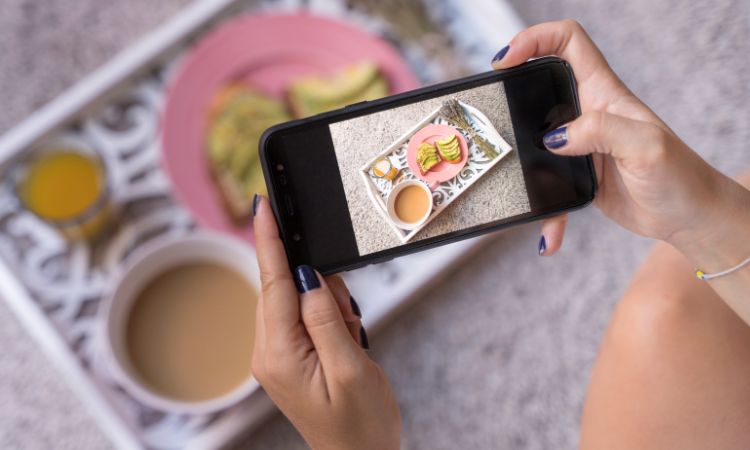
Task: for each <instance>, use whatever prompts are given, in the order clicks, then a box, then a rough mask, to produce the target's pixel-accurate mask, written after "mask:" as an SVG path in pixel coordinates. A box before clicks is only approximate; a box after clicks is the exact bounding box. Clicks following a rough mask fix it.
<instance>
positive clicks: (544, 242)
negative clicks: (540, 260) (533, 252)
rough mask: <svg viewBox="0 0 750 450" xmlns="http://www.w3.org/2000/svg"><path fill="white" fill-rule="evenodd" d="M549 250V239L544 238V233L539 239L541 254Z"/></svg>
mask: <svg viewBox="0 0 750 450" xmlns="http://www.w3.org/2000/svg"><path fill="white" fill-rule="evenodd" d="M546 251H547V239H545V238H544V235H542V238H541V239H539V256H541V255H543V254H544V252H546Z"/></svg>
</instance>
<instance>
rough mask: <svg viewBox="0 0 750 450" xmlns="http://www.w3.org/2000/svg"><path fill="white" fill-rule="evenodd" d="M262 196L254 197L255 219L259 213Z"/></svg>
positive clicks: (256, 195)
mask: <svg viewBox="0 0 750 450" xmlns="http://www.w3.org/2000/svg"><path fill="white" fill-rule="evenodd" d="M260 199H261V197H260V195H258V194H255V197H253V217H255V213H257V212H258V205H259V204H260Z"/></svg>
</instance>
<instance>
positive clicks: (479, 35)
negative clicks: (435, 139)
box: [0, 0, 522, 449]
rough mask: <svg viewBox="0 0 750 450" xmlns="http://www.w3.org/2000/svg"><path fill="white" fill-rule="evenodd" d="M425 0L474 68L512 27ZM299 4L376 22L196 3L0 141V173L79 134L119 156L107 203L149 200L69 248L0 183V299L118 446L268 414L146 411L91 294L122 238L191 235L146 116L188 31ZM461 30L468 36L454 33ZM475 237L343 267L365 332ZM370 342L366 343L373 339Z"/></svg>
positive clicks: (216, 436)
mask: <svg viewBox="0 0 750 450" xmlns="http://www.w3.org/2000/svg"><path fill="white" fill-rule="evenodd" d="M427 3H429V4H430V9H431V10H432V11H433V12H435V13H436V14H437V16H438V17H440V18H441V20H443V22H444V25H445V27H444V29H445V30H446V33H448V34H450V35H451V36H452V38H453V40H454V41H455V42H456V43H457V45H459V46H460V48H462V49H465V55H466V63H467V65H468V66H469V67H471V68H472V69H473V70H475V71H481V70H484V69H485V68H487V67H488V63H487V61H488V60H489V59H490V58H491V57H492V54H493V52H494V51H495V50H497V48H499V47H501V46H502V45H504V43H505V42H507V41H509V40H510V38H511V37H512V36H513V35H514V34H515V33H516V32H518V31H519V30H520V29H521V28H522V23H521V21H520V20H519V19H518V18H517V16H516V15H515V13H514V12H513V10H512V9H511V8H510V7H509V6H508V5H507V4H506V3H504V2H502V1H493V0H477V1H475V2H474V3H473V7H472V8H465V7H463V5H462V2H461V1H460V0H446V1H442V2H439V1H437V0H427ZM269 5H270V6H269ZM303 6H304V7H306V8H308V9H309V10H310V11H311V12H313V13H316V14H322V15H327V16H332V17H346V18H347V19H349V20H353V21H354V22H356V23H358V24H359V25H361V26H363V27H364V28H366V29H368V30H370V31H373V32H378V31H380V30H381V29H382V27H381V26H380V25H379V24H378V23H377V22H376V21H373V20H370V19H369V18H366V17H362V16H361V15H357V13H355V12H352V11H351V10H350V9H348V8H347V7H346V6H345V4H344V2H343V1H338V0H332V1H326V0H312V1H306V2H305V1H302V0H286V1H284V0H282V1H279V0H276V1H272V2H265V1H260V0H258V1H251V0H247V1H234V0H198V1H195V2H194V3H193V4H192V5H191V6H189V7H188V8H185V9H184V10H183V11H182V12H181V13H180V14H179V15H177V16H175V17H174V18H173V19H172V20H170V21H169V22H167V23H165V24H164V25H163V26H161V27H160V28H158V29H156V30H155V31H154V32H153V33H151V34H150V35H148V36H147V37H146V38H145V39H143V40H141V41H140V42H138V43H136V44H135V45H133V46H131V47H129V48H127V49H125V50H124V51H123V52H121V53H120V54H118V55H117V56H116V57H115V58H113V59H112V60H111V61H110V62H108V63H107V64H105V65H104V66H102V67H101V68H100V69H98V70H96V71H95V72H93V73H91V74H90V75H89V76H87V77H86V78H85V79H83V80H81V81H80V82H79V83H78V84H76V85H74V86H73V87H71V88H70V89H69V90H67V91H66V92H64V93H63V94H62V95H60V96H59V97H57V98H56V99H55V100H53V101H52V102H50V103H49V104H47V105H46V106H44V107H43V108H41V109H39V110H38V111H37V112H35V113H34V114H32V115H31V116H30V117H29V118H28V119H26V120H25V121H23V122H22V123H21V124H19V125H18V126H16V127H15V128H14V129H12V130H10V131H9V132H8V133H6V134H5V135H3V136H2V137H0V169H5V168H7V166H8V164H9V163H10V162H11V160H12V159H14V158H15V157H17V156H20V155H22V154H23V153H24V152H25V151H27V150H28V149H30V148H32V147H34V146H35V145H36V144H37V143H39V142H40V141H41V140H43V139H45V138H55V137H56V136H59V135H62V134H66V133H71V132H72V133H76V134H78V135H84V136H85V137H86V138H87V139H89V140H92V141H95V142H96V145H97V148H100V149H105V150H103V151H104V152H105V153H106V155H105V156H106V157H109V158H113V159H117V158H118V157H122V156H128V157H127V158H122V161H120V162H116V161H115V162H114V163H113V166H114V167H115V169H114V177H115V180H116V183H119V184H118V186H120V189H118V190H115V191H113V196H114V197H115V198H116V200H117V201H118V202H122V203H130V204H134V205H136V204H139V203H148V202H150V201H155V202H157V206H156V207H153V206H151V207H146V208H145V212H143V209H144V208H141V210H139V209H138V208H131V209H133V210H134V211H130V212H128V214H130V215H131V220H128V221H127V222H126V225H124V226H123V227H122V229H120V230H119V232H118V233H116V235H115V236H113V237H112V238H111V239H110V240H109V241H108V244H107V246H106V248H105V249H104V251H100V250H101V249H99V250H97V251H92V249H91V248H89V247H88V246H86V245H83V244H79V245H70V244H69V243H68V242H67V241H65V240H64V239H61V238H60V236H59V235H58V234H57V233H56V232H54V231H53V230H51V229H49V228H48V227H47V226H46V225H45V224H43V223H41V222H39V221H38V220H36V219H35V218H34V217H33V216H30V215H27V214H23V212H22V211H20V209H19V206H18V204H17V202H15V201H14V198H13V197H12V196H11V195H8V193H7V192H5V193H0V222H2V225H0V296H2V298H3V299H4V300H5V301H6V302H7V304H8V305H9V306H10V308H11V309H12V310H13V311H14V312H15V314H16V315H17V316H18V318H19V320H21V322H22V323H23V325H24V326H25V327H26V328H27V330H28V332H29V333H30V334H31V335H32V337H33V338H35V339H36V340H37V342H38V344H39V345H40V347H41V348H42V349H43V350H44V351H45V353H46V354H47V355H48V357H49V358H50V359H51V360H52V361H53V362H54V363H55V364H56V366H57V367H58V368H59V369H60V371H61V373H62V374H63V375H64V376H65V378H66V379H67V380H68V381H69V383H70V385H71V386H72V388H73V389H74V390H75V392H76V393H77V394H78V395H79V396H80V397H81V398H82V399H83V401H84V403H85V405H86V406H87V408H88V409H89V410H90V412H91V414H92V416H93V417H94V418H95V420H96V421H97V422H98V423H99V425H100V426H101V427H102V428H103V430H104V431H105V432H106V433H107V434H108V435H109V437H110V438H111V439H112V441H113V443H114V444H115V445H116V446H118V447H119V448H136V449H138V448H200V449H203V448H206V449H213V448H221V447H224V446H226V445H228V444H229V443H230V442H231V441H232V440H233V439H235V438H236V437H237V436H239V435H241V434H243V433H246V432H250V431H252V430H253V429H255V428H257V427H258V426H259V425H261V424H262V423H263V421H264V420H266V419H267V418H268V417H269V415H270V414H271V413H273V411H275V407H274V406H273V404H272V403H271V402H270V400H269V399H268V397H267V396H266V395H265V394H264V393H263V392H262V391H259V392H257V393H256V394H254V395H253V396H251V397H250V398H248V399H247V400H245V401H243V402H242V403H241V404H239V405H237V406H235V407H233V408H231V409H230V410H227V411H224V412H222V413H219V414H215V415H211V416H170V415H164V414H160V413H158V412H154V411H148V410H145V409H144V408H143V407H142V405H138V404H137V403H134V402H133V399H132V398H130V397H129V396H127V394H126V393H125V392H124V391H122V389H120V388H119V387H118V386H117V385H116V384H115V383H114V382H113V380H112V379H111V378H110V377H108V373H107V372H108V371H107V368H106V367H102V366H101V364H100V363H99V362H100V360H99V359H98V358H96V354H97V353H96V352H97V351H98V348H97V345H98V339H96V333H95V332H94V331H93V330H94V329H95V328H96V325H97V322H96V320H95V317H96V314H95V310H96V302H97V301H98V300H97V298H98V296H100V295H101V294H102V292H103V291H104V290H105V289H106V288H107V286H108V284H107V283H108V281H109V280H110V279H111V278H112V277H113V276H114V275H115V274H116V273H117V271H118V270H120V269H121V267H122V262H123V260H124V259H125V258H126V257H127V255H128V254H129V253H130V251H131V250H132V247H133V246H137V245H140V243H142V242H143V241H145V240H148V239H158V238H159V236H165V235H173V234H180V233H190V232H191V230H193V229H194V227H195V224H194V223H193V220H192V218H191V217H190V216H189V214H187V212H185V211H184V210H183V209H182V208H181V207H180V206H179V205H177V204H176V203H174V202H173V201H172V199H171V195H170V186H169V182H168V180H167V179H166V178H165V177H164V175H163V173H162V172H161V170H160V169H159V168H158V165H157V164H156V160H157V158H158V153H159V144H158V137H157V131H158V129H157V123H158V116H159V112H160V111H161V105H162V102H163V96H164V84H165V80H166V79H168V78H169V74H170V72H171V68H172V67H173V66H174V62H175V61H176V60H178V59H179V57H180V55H181V52H182V51H183V50H184V49H185V47H186V46H187V45H189V44H190V43H191V42H192V41H193V40H194V39H195V38H196V37H198V36H199V35H200V34H201V33H203V32H205V31H206V29H208V28H210V27H211V26H212V24H214V23H216V22H217V21H219V20H222V19H223V18H226V17H228V16H231V15H232V14H235V13H237V12H241V11H247V10H251V9H269V8H272V9H274V10H282V11H283V10H287V9H298V8H301V7H303ZM467 29H471V30H473V31H472V33H470V34H467V33H465V30H467ZM402 51H406V52H407V53H409V54H407V60H412V61H415V60H416V61H419V54H418V53H419V52H418V49H416V50H415V49H402ZM420 62H423V61H420ZM420 66H421V64H420ZM430 73H431V72H430V71H429V70H424V71H423V72H422V73H421V75H422V76H423V79H425V81H430V77H429V74H430ZM123 96H124V97H126V98H127V99H128V100H135V106H132V105H131V107H128V108H124V107H123V106H122V102H119V99H122V98H123ZM118 102H119V103H118ZM118 115H123V116H124V117H119V119H120V120H128V121H130V122H132V126H131V127H130V128H128V129H127V130H126V131H125V132H122V131H118V130H114V131H113V130H111V129H108V127H107V122H108V121H110V120H113V118H115V119H117V118H118ZM133 156H135V157H133ZM134 175H139V176H134ZM133 178H135V179H136V181H135V182H134V181H133ZM5 184H6V185H7V183H5ZM125 187H127V189H125ZM159 202H161V203H159ZM154 235H155V236H156V237H154ZM486 239H489V238H488V237H484V238H480V239H473V240H468V241H462V242H458V243H455V244H451V245H447V246H443V247H440V248H437V249H433V250H429V251H426V252H422V253H419V254H415V255H410V256H407V257H404V258H400V259H397V260H394V261H391V262H388V263H383V264H380V265H377V266H370V267H367V268H363V269H360V270H357V271H353V272H350V273H347V274H345V278H346V280H347V283H348V284H349V286H350V288H351V290H352V292H353V293H354V294H355V295H356V296H357V299H358V301H359V303H360V304H361V307H362V310H363V314H364V319H363V320H364V324H365V325H366V326H367V327H368V331H370V332H371V333H372V334H377V329H378V328H380V327H381V326H382V325H383V324H384V323H385V322H386V320H387V319H388V317H390V316H392V315H393V314H396V313H397V311H399V309H400V308H401V307H403V306H404V305H405V304H406V303H407V302H408V300H409V299H412V298H414V297H415V296H418V295H419V294H420V292H421V291H422V290H423V289H427V288H428V286H429V285H430V281H431V280H434V279H438V277H439V276H440V275H441V274H442V273H443V272H446V271H448V270H449V269H450V267H451V266H452V265H453V264H456V263H458V262H459V261H461V260H462V259H463V258H465V257H467V256H468V255H470V254H471V252H472V251H474V250H475V249H477V248H478V247H480V246H481V245H482V244H483V243H484V242H485V240H486ZM92 267H93V268H94V269H95V270H94V269H92ZM407 268H408V270H406V269H407ZM415 268H417V269H415ZM407 273H408V276H405V274H407ZM59 274H64V278H62V279H63V280H64V281H65V282H60V279H56V278H55V277H56V276H57V275H59ZM92 310H93V312H94V314H92ZM373 332H374V333H373ZM373 341H374V344H375V345H377V338H375V339H373ZM40 415H43V412H40Z"/></svg>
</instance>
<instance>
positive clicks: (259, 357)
mask: <svg viewBox="0 0 750 450" xmlns="http://www.w3.org/2000/svg"><path fill="white" fill-rule="evenodd" d="M254 228H255V243H256V249H257V253H258V263H259V265H260V272H261V284H262V294H261V298H260V300H259V302H258V312H257V322H256V332H255V349H254V351H253V361H252V367H253V374H254V376H255V377H256V379H257V380H258V381H259V382H260V384H261V385H262V386H263V387H264V388H265V390H266V392H267V393H268V395H270V396H271V399H272V400H273V401H274V403H276V405H277V406H278V407H279V408H280V409H281V411H282V412H283V413H284V414H285V415H286V416H287V417H288V418H289V420H290V421H291V422H292V424H293V425H294V426H295V427H296V428H297V430H298V431H299V432H300V434H302V437H303V438H304V439H305V441H307V443H308V444H309V445H310V446H311V447H312V448H314V449H354V448H356V449H384V450H387V449H398V448H399V442H400V432H401V416H400V413H399V409H398V404H397V403H396V399H395V397H394V395H393V391H392V390H391V386H390V383H389V382H388V379H387V378H386V376H385V373H384V372H383V370H382V369H381V368H380V367H378V365H377V364H375V363H374V362H373V361H372V360H371V359H370V358H369V357H368V356H367V353H366V352H365V351H364V349H363V348H362V345H365V346H366V345H367V343H366V339H367V338H366V335H365V334H364V333H363V331H362V326H361V323H360V320H359V317H358V314H357V313H358V311H356V309H358V308H357V306H356V303H355V302H354V300H353V299H352V298H351V296H350V295H349V291H348V290H347V288H346V285H345V284H344V282H343V281H342V280H341V278H339V277H335V276H334V277H326V278H323V277H321V276H320V274H318V273H317V272H316V271H314V270H313V269H312V268H311V267H309V266H301V267H298V268H297V269H296V270H295V274H294V276H292V273H291V272H290V270H289V266H288V263H287V259H286V253H285V252H284V247H283V244H282V242H281V240H280V239H279V234H278V228H277V226H276V221H275V219H274V217H273V213H272V211H271V208H270V205H269V203H268V200H267V199H265V198H263V197H260V198H259V202H258V204H257V209H256V216H255V221H254ZM295 285H296V287H295ZM363 341H365V342H363Z"/></svg>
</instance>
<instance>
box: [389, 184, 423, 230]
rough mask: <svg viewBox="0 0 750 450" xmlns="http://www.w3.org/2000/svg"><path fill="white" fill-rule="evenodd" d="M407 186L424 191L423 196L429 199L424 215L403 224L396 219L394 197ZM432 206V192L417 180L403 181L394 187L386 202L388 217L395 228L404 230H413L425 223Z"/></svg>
mask: <svg viewBox="0 0 750 450" xmlns="http://www.w3.org/2000/svg"><path fill="white" fill-rule="evenodd" d="M408 186H417V187H419V188H420V189H422V190H424V192H425V194H427V198H428V199H429V206H428V207H427V210H426V211H425V213H424V214H423V215H422V217H420V218H419V220H417V221H416V222H411V223H409V222H404V221H403V220H401V219H400V218H399V217H398V214H396V197H398V194H399V193H400V192H401V191H402V190H404V189H405V188H407V187H408ZM433 205H434V204H433V200H432V191H430V188H428V187H427V185H426V184H424V183H422V182H421V181H418V180H405V181H402V182H401V183H399V184H397V185H396V186H394V187H393V189H391V192H390V193H389V194H388V200H387V202H386V207H387V209H388V216H389V217H390V218H391V220H392V221H393V223H395V224H396V226H397V227H399V228H401V229H404V230H413V229H415V228H417V227H419V226H420V225H422V224H423V223H425V222H426V221H427V219H429V217H430V214H431V213H432V207H433Z"/></svg>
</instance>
